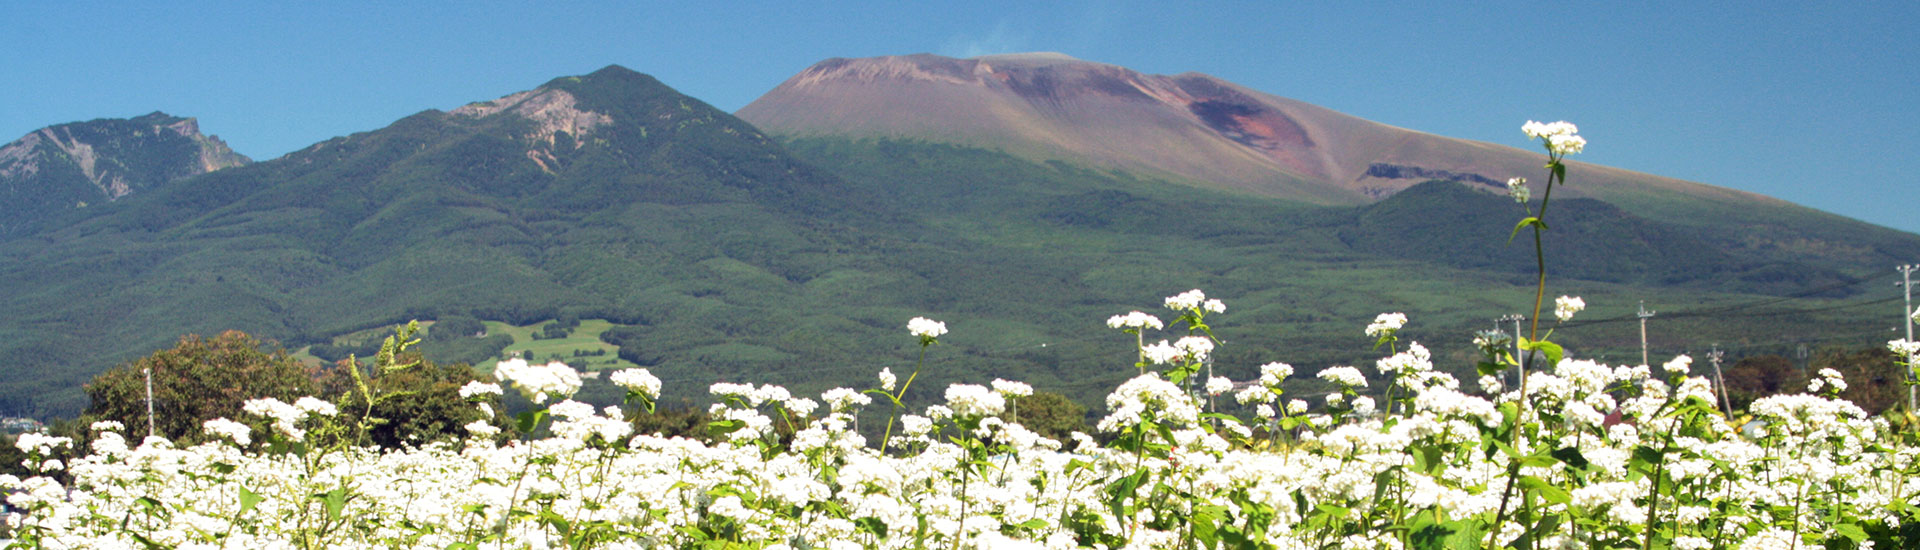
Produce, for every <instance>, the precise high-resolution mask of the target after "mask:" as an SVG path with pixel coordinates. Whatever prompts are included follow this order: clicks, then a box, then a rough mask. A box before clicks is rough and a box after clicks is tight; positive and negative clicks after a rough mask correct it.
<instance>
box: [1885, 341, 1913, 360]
mask: <svg viewBox="0 0 1920 550" xmlns="http://www.w3.org/2000/svg"><path fill="white" fill-rule="evenodd" d="M1887 350H1888V351H1892V352H1893V354H1894V355H1898V356H1900V357H1901V358H1902V359H1905V358H1908V357H1913V356H1915V355H1920V341H1914V340H1892V341H1888V342H1887Z"/></svg>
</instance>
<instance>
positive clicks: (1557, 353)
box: [1520, 338, 1567, 366]
mask: <svg viewBox="0 0 1920 550" xmlns="http://www.w3.org/2000/svg"><path fill="white" fill-rule="evenodd" d="M1520 349H1524V350H1529V351H1538V352H1541V353H1545V354H1547V366H1553V365H1558V364H1560V358H1561V357H1565V356H1566V354H1567V350H1566V349H1564V348H1561V347H1560V344H1555V343H1553V342H1548V341H1546V340H1539V341H1529V340H1527V339H1525V338H1521V343H1520Z"/></svg>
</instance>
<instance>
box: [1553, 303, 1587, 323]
mask: <svg viewBox="0 0 1920 550" xmlns="http://www.w3.org/2000/svg"><path fill="white" fill-rule="evenodd" d="M1583 309H1587V302H1586V300H1581V299H1580V297H1578V296H1561V297H1559V298H1554V299H1553V316H1554V317H1555V318H1558V319H1560V322H1562V323H1564V322H1567V321H1571V320H1573V314H1575V313H1579V312H1580V310H1583Z"/></svg>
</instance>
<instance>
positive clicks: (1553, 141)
mask: <svg viewBox="0 0 1920 550" xmlns="http://www.w3.org/2000/svg"><path fill="white" fill-rule="evenodd" d="M1547 146H1548V147H1550V148H1552V149H1553V152H1555V153H1559V154H1562V155H1570V154H1574V153H1578V152H1581V151H1584V150H1586V148H1587V138H1583V137H1580V136H1547Z"/></svg>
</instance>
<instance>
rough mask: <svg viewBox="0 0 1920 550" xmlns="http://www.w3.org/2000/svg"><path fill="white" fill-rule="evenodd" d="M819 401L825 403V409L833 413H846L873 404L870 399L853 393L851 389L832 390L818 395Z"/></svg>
mask: <svg viewBox="0 0 1920 550" xmlns="http://www.w3.org/2000/svg"><path fill="white" fill-rule="evenodd" d="M820 400H821V401H825V402H827V409H829V410H832V411H833V412H846V411H848V410H851V409H853V408H855V407H864V406H867V405H869V404H872V403H873V398H872V397H867V394H864V393H860V392H858V391H854V390H853V389H851V388H834V389H831V390H827V391H825V392H822V393H821V394H820Z"/></svg>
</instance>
